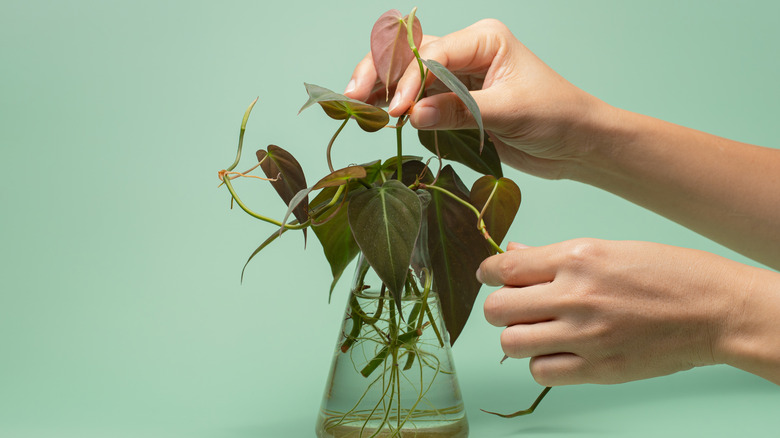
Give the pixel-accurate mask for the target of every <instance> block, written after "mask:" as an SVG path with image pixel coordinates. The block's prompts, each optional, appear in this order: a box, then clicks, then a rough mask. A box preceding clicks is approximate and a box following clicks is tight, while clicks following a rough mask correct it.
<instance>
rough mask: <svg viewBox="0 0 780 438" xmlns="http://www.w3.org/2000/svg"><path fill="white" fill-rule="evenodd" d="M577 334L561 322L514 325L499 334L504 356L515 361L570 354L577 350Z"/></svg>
mask: <svg viewBox="0 0 780 438" xmlns="http://www.w3.org/2000/svg"><path fill="white" fill-rule="evenodd" d="M577 339H578V336H577V333H576V332H575V331H574V329H573V328H572V326H571V325H569V324H567V323H565V322H562V321H547V322H540V323H537V324H516V325H512V326H509V327H507V328H505V329H504V331H503V332H502V333H501V348H502V349H503V350H504V354H506V355H507V356H509V357H514V358H516V359H523V358H526V357H536V356H546V355H550V354H557V353H571V352H573V351H574V350H575V349H576V348H577Z"/></svg>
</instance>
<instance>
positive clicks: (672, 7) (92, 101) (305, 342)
mask: <svg viewBox="0 0 780 438" xmlns="http://www.w3.org/2000/svg"><path fill="white" fill-rule="evenodd" d="M412 6H414V4H413V3H412V2H408V1H397V2H381V4H380V2H356V1H349V2H347V1H332V2H321V1H317V2H313V1H312V2H296V1H286V2H262V1H246V2H235V1H225V2H215V1H187V2H184V1H180V2H174V1H165V0H163V1H161V0H155V1H124V2H120V1H83V0H78V1H75V0H74V1H69V2H55V1H52V2H40V1H30V0H25V1H16V0H11V1H9V0H3V1H2V2H0V170H1V171H2V172H0V176H1V177H2V184H0V201H1V204H0V209H1V210H0V212H2V214H1V215H0V272H1V274H2V275H0V436H1V437H9V438H11V437H12V438H17V437H19V438H24V437H58V438H59V437H80V438H88V437H190V438H199V437H204V438H205V437H225V438H245V437H246V438H248V437H306V436H312V435H313V432H312V431H313V424H314V418H315V415H316V412H317V409H318V407H319V404H320V400H321V394H322V389H323V385H324V381H325V378H326V375H327V372H328V367H329V365H330V358H331V354H332V351H333V347H334V342H335V339H336V336H337V334H338V329H339V324H340V318H341V314H342V312H343V305H344V302H343V301H344V300H345V297H346V292H347V288H348V277H351V269H348V272H347V273H346V274H345V277H347V278H346V279H345V280H344V281H343V282H342V283H341V284H340V286H339V287H338V289H337V292H336V293H335V294H334V300H333V303H332V304H330V305H328V303H327V289H328V285H329V283H330V272H329V268H328V267H327V263H326V262H325V259H324V256H323V255H322V252H321V249H320V247H319V244H318V242H317V241H316V239H314V238H310V239H309V245H308V248H307V249H306V250H305V251H304V249H303V242H302V239H301V238H300V236H298V235H294V234H292V233H290V234H288V235H286V236H289V237H284V238H282V239H281V240H280V241H278V242H277V243H276V244H274V245H273V246H272V247H270V248H268V249H267V252H264V253H261V255H260V256H258V257H257V258H256V259H255V260H253V262H252V263H251V264H250V266H249V268H248V269H247V274H246V277H245V280H244V282H243V285H241V284H240V282H239V274H240V271H241V267H242V265H243V263H244V261H245V260H246V258H247V256H248V255H249V254H250V253H251V252H252V250H253V249H254V248H255V247H256V246H257V245H258V244H259V243H260V242H261V241H262V240H263V239H264V238H265V237H266V236H267V235H269V234H270V233H271V232H273V227H272V226H270V225H268V224H264V223H260V222H258V221H256V220H253V219H252V218H250V217H249V216H247V215H245V214H244V213H243V212H241V211H240V210H238V209H237V208H236V209H234V210H232V211H231V210H229V198H228V193H227V192H226V190H225V189H224V187H222V188H219V189H218V188H217V184H218V179H217V171H219V170H220V169H223V168H225V167H227V166H228V165H230V163H232V161H233V159H234V157H235V146H236V140H237V136H238V128H239V124H240V120H241V117H242V115H243V113H244V110H245V108H246V106H247V105H248V104H249V102H250V101H251V100H252V99H254V98H255V97H256V96H259V97H260V101H259V103H258V104H257V106H256V107H255V111H254V113H253V114H252V118H251V119H250V122H249V126H248V133H247V136H246V142H245V147H246V149H245V150H246V156H245V158H246V160H245V161H243V162H242V164H241V165H240V166H239V167H240V168H246V167H249V165H251V162H252V160H253V155H254V154H253V152H254V150H255V149H257V148H260V147H265V146H266V145H268V144H271V143H273V144H278V145H280V146H282V147H284V148H287V149H288V150H290V151H292V152H293V153H294V154H295V155H296V156H297V157H298V159H299V160H300V161H301V163H302V165H303V167H304V169H306V170H307V173H308V174H309V178H310V179H311V180H315V179H317V178H318V177H319V176H321V175H324V173H325V171H326V166H325V162H324V149H325V145H326V144H327V141H328V139H329V138H330V135H331V134H332V132H333V131H334V130H335V129H336V128H337V126H338V122H336V121H333V120H331V119H329V118H327V117H326V116H325V115H324V114H322V112H321V111H319V110H318V108H312V109H309V110H307V111H304V112H303V113H302V114H301V115H296V112H297V110H298V108H299V107H300V106H301V105H302V104H303V102H304V101H305V100H306V94H305V91H304V88H303V82H304V81H306V82H312V83H316V84H319V85H322V86H325V87H328V88H332V89H334V90H336V91H341V90H343V87H344V86H345V85H346V83H347V81H348V80H349V77H350V74H351V72H352V68H353V67H354V65H355V64H356V63H357V61H358V60H360V59H361V58H362V57H363V55H364V54H365V53H366V52H367V50H368V36H369V32H370V29H371V26H372V24H373V22H374V20H375V19H376V18H377V17H378V16H379V15H381V14H382V13H383V12H385V11H386V10H387V9H390V8H398V9H400V10H402V11H403V12H404V13H407V12H408V11H409V10H411V8H412ZM419 7H420V9H419V14H418V16H419V17H420V19H421V20H422V24H423V29H424V30H425V31H426V32H427V33H430V34H437V35H442V34H446V33H449V32H452V31H455V30H458V29H460V28H463V27H465V26H467V25H469V24H471V23H473V22H475V21H477V20H478V19H480V18H487V17H495V18H499V19H501V20H503V21H504V22H505V23H506V24H507V25H508V26H509V27H510V28H511V29H512V30H513V32H514V33H515V35H516V36H517V37H518V38H520V39H521V40H522V41H523V42H524V43H525V44H526V45H527V46H528V47H530V48H531V50H533V51H534V52H535V53H536V54H537V55H539V56H540V57H541V58H542V59H543V60H544V61H546V62H547V63H548V64H550V65H551V66H552V67H553V68H554V69H556V70H557V71H558V72H560V73H561V74H562V75H563V76H564V77H566V78H567V79H569V80H570V81H571V82H573V83H574V84H575V85H577V86H579V87H581V88H583V89H584V90H586V91H588V92H590V93H592V94H594V95H596V96H598V97H600V98H601V99H603V100H605V101H607V102H609V103H611V104H613V105H616V106H619V107H622V108H626V109H629V110H632V111H637V112H641V113H645V114H648V115H651V116H655V117H659V118H663V119H666V120H669V121H672V122H675V123H679V124H682V125H686V126H690V127H693V128H696V129H701V130H704V131H708V132H712V133H714V134H717V135H721V136H724V137H728V138H733V139H739V140H741V141H745V142H749V143H754V144H759V145H765V146H774V147H777V146H778V145H779V144H780V141H778V140H780V136H779V135H778V130H777V118H778V114H780V86H778V78H780V56H778V53H780V52H779V51H778V46H779V45H780V26H778V25H777V17H778V16H780V3H778V2H774V1H763V2H758V1H752V2H751V1H746V2H726V1H714V0H708V1H657V0H656V1H643V2H636V1H632V2H624V1H589V2H585V1H508V0H507V1H492V2H465V1H460V0H446V1H425V2H422V1H420V2H419ZM349 128H350V129H347V130H345V133H344V134H343V135H342V137H341V138H340V139H339V141H338V142H337V144H336V147H335V150H334V161H335V162H336V163H341V164H342V165H346V164H349V163H351V162H365V161H369V160H371V159H375V158H385V157H389V156H391V155H393V154H394V150H395V149H394V142H393V135H394V134H393V133H392V132H390V131H383V132H381V133H378V134H365V133H363V132H362V131H360V130H359V129H357V128H356V127H354V126H350V127H349ZM407 134H408V135H407V141H406V144H407V149H406V150H407V151H408V152H409V153H419V154H424V153H425V151H424V149H423V148H422V147H420V146H419V145H418V144H416V141H415V136H414V134H413V131H412V130H407ZM691 159H695V157H691ZM337 167H338V166H337ZM507 174H508V176H510V177H511V178H513V179H514V180H515V181H516V182H517V183H518V185H519V186H520V187H521V189H522V190H523V206H522V207H521V210H520V213H519V215H518V218H517V220H516V222H515V225H514V226H513V228H512V230H511V231H510V235H509V238H510V239H512V240H515V241H519V242H522V243H525V244H528V245H543V244H547V243H553V242H558V241H562V240H566V239H570V238H575V237H596V238H604V239H636V240H648V241H655V242H663V243H668V244H674V245H679V246H685V247H692V248H699V249H704V250H707V251H711V252H715V253H718V254H721V255H724V256H726V257H730V258H734V259H736V260H739V261H742V262H746V263H751V262H750V261H748V260H746V259H745V258H743V257H741V256H739V255H736V254H734V253H733V252H731V251H729V250H727V249H724V248H723V247H721V246H719V245H717V244H714V243H712V242H709V241H708V240H706V239H704V238H702V237H700V236H698V235H696V234H695V233H693V232H691V231H689V230H686V229H684V228H682V227H680V226H678V225H676V224H674V223H671V222H670V221H668V220H665V219H663V218H661V217H658V216H656V215H654V214H653V213H650V212H647V211H644V210H642V209H641V208H639V207H636V206H634V205H631V204H629V203H627V202H626V201H623V200H621V199H619V198H617V197H615V196H612V195H610V194H607V193H603V192H600V191H598V190H596V189H593V188H590V187H587V186H583V185H579V184H576V183H573V182H566V181H558V182H556V181H546V180H541V179H538V178H534V177H530V176H526V175H522V174H520V173H519V172H517V171H513V170H508V171H507ZM465 175H466V176H465V179H466V182H467V184H471V182H472V181H473V179H474V175H473V174H469V173H468V172H466V173H465ZM237 186H238V190H239V191H240V193H241V194H242V195H243V196H244V197H245V198H246V200H247V202H249V203H250V205H252V206H254V207H255V209H257V210H260V211H263V212H267V213H268V214H269V215H270V216H274V217H280V216H281V215H282V214H283V212H284V209H285V207H284V205H283V203H282V202H281V201H280V200H279V199H278V198H277V197H276V194H275V193H274V192H273V191H272V190H271V189H270V187H268V186H264V185H263V184H260V183H255V182H252V181H251V180H249V181H241V184H237ZM713 220H718V218H717V217H713ZM310 237H311V235H310ZM488 293H489V290H488V289H487V288H486V289H483V291H482V292H481V293H480V296H479V298H478V301H477V303H476V305H475V311H474V313H473V315H472V318H471V320H470V322H469V324H468V325H467V326H466V329H465V332H464V334H463V336H462V337H461V338H460V340H459V341H458V344H457V345H456V346H455V347H454V355H455V359H456V362H457V367H458V371H459V375H460V381H461V386H462V389H463V393H464V396H465V401H466V405H467V409H468V415H469V418H470V421H471V428H472V435H471V436H473V437H479V438H482V437H510V436H525V437H536V436H538V437H559V436H561V437H563V436H632V437H644V436H647V437H650V436H653V437H655V436H659V435H663V436H713V437H721V436H723V437H726V436H738V435H739V436H745V435H756V436H762V435H767V434H770V435H771V434H773V433H776V431H777V429H778V426H780V417H778V415H777V414H778V412H780V389H778V387H777V386H776V385H773V384H771V383H769V382H767V381H764V380H762V379H759V378H757V377H754V376H751V375H749V374H747V373H744V372H741V371H738V370H734V369H729V368H727V367H709V368H705V369H697V370H692V371H689V372H684V373H679V374H676V375H673V376H668V377H663V378H657V379H652V380H648V381H643V382H636V383H629V384H624V385H617V386H597V385H584V386H575V387H562V388H556V389H554V390H553V391H552V392H551V393H550V395H549V396H548V398H547V399H546V400H545V402H544V404H543V405H542V406H541V407H540V409H539V410H538V411H537V413H535V414H534V415H532V416H530V417H525V418H518V419H514V420H504V419H500V418H494V417H492V416H489V415H487V414H483V413H481V412H480V411H479V408H485V409H489V410H499V411H506V412H511V411H514V410H517V409H521V408H524V407H526V406H527V405H528V404H529V403H530V402H531V401H532V400H533V398H534V397H535V396H536V394H537V393H538V391H539V390H540V389H541V388H540V387H539V386H538V385H537V384H536V383H534V382H533V380H532V378H531V377H530V374H529V372H528V369H527V361H508V362H507V363H505V364H504V365H501V366H499V364H498V361H499V359H500V358H501V356H502V353H501V349H500V345H499V333H500V329H497V328H494V327H491V326H489V325H488V324H487V323H486V322H485V321H484V318H483V317H482V311H481V306H482V303H483V301H484V299H485V297H486V296H487V294H488Z"/></svg>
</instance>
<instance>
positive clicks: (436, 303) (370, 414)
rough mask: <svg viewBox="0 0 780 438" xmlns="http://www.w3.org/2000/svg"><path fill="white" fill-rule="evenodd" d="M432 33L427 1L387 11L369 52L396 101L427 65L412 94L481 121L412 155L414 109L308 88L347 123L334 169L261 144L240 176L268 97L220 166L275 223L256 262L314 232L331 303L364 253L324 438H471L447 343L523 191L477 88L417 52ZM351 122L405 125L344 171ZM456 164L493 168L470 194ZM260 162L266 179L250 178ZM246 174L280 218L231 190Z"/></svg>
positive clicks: (380, 128)
mask: <svg viewBox="0 0 780 438" xmlns="http://www.w3.org/2000/svg"><path fill="white" fill-rule="evenodd" d="M422 36H423V34H422V28H421V24H420V20H419V19H418V18H417V17H416V8H415V9H413V10H412V11H411V13H410V14H409V15H407V16H402V14H401V13H400V12H399V11H397V10H390V11H388V12H386V13H385V14H383V15H382V16H381V17H379V19H378V20H377V21H376V23H375V24H374V27H373V29H372V32H371V53H372V57H373V60H374V65H375V68H376V71H377V73H378V76H379V78H380V80H381V83H382V85H383V86H384V91H385V93H386V95H387V96H389V94H390V90H391V88H392V87H394V85H395V82H396V81H397V80H398V79H399V78H400V76H401V74H402V73H403V72H404V71H405V69H406V68H407V66H409V65H410V64H411V63H416V64H417V65H418V67H419V70H420V77H421V87H420V90H419V93H418V94H417V97H416V100H415V101H419V100H420V99H421V98H423V97H425V96H426V95H427V93H428V91H427V89H428V88H429V87H430V84H431V83H432V82H433V81H438V82H440V83H441V84H442V85H443V86H445V87H446V88H447V89H449V90H450V91H451V92H453V93H454V94H455V95H457V96H458V97H459V98H460V99H461V100H462V101H463V103H464V104H465V106H466V107H467V108H468V110H469V111H470V112H471V114H472V115H473V117H474V119H475V120H476V121H477V125H478V129H472V130H452V131H418V138H419V141H420V144H421V145H422V146H423V148H424V150H425V151H426V154H428V155H429V157H428V158H427V159H423V157H420V156H412V155H406V154H405V153H404V145H403V142H402V137H403V136H402V132H403V129H404V127H405V126H406V124H407V121H408V114H405V115H402V116H401V117H399V118H398V119H397V120H395V121H393V123H392V124H391V121H390V117H389V115H388V114H387V112H386V111H384V110H383V109H382V108H379V107H377V106H373V105H369V104H367V103H365V102H361V101H358V100H354V99H350V98H348V97H346V96H343V95H341V94H338V93H335V92H333V91H331V90H329V89H327V88H324V87H320V86H317V85H313V84H308V83H307V84H304V86H305V89H306V92H307V94H308V100H307V101H306V102H305V103H304V104H303V106H302V107H301V110H300V111H303V110H305V109H307V108H309V107H312V106H315V104H316V105H317V106H319V107H320V108H321V109H322V110H323V111H324V112H325V114H326V115H327V116H329V117H330V118H332V119H334V120H337V121H339V123H338V126H337V127H336V125H335V124H334V127H336V130H335V132H334V133H333V134H332V136H331V137H330V139H329V141H328V142H327V146H326V147H325V154H324V155H325V160H326V163H327V167H328V173H327V174H325V175H324V176H322V177H321V178H319V179H318V180H317V181H316V182H314V183H313V184H310V183H308V182H307V179H306V176H305V174H304V171H303V169H302V167H301V165H300V164H299V163H298V161H297V160H296V159H295V158H294V156H293V155H292V154H291V153H290V152H289V151H287V150H285V149H283V148H281V147H279V146H276V145H269V146H268V147H267V148H265V149H260V150H258V151H257V152H256V154H255V155H256V157H257V163H256V164H255V165H254V166H253V167H252V168H250V169H249V170H247V171H244V172H237V171H235V169H236V167H237V166H238V164H239V161H240V159H241V154H242V147H243V139H244V133H245V130H246V125H247V121H248V119H249V115H250V113H251V111H252V108H253V106H254V105H255V103H256V102H257V100H255V101H254V102H252V103H251V104H250V106H249V108H247V110H246V112H245V114H244V118H243V120H242V122H241V129H240V133H239V140H238V152H237V155H236V158H235V161H234V162H233V164H232V165H231V166H229V167H228V168H227V169H225V170H222V171H220V172H219V178H220V180H221V182H222V184H224V185H225V186H226V188H227V190H228V191H229V192H230V195H231V203H232V202H235V203H236V204H238V205H239V207H240V208H242V209H243V210H244V211H245V212H246V213H248V214H249V215H251V216H252V217H254V218H256V219H259V220H261V221H264V222H267V223H270V224H272V225H274V226H275V228H274V229H273V230H272V232H271V234H270V235H269V236H268V238H267V239H266V240H265V241H263V242H262V243H260V245H259V246H258V247H257V249H256V250H255V251H254V252H253V253H252V254H251V255H250V256H249V259H248V260H247V264H248V263H249V261H251V260H252V259H253V258H254V257H255V256H256V255H257V254H258V253H259V252H260V251H262V250H263V249H265V248H266V247H268V246H269V245H270V244H271V243H273V242H275V241H276V240H277V239H279V238H280V237H282V236H283V235H284V234H285V233H287V232H289V231H301V232H302V233H303V237H304V240H306V239H307V238H308V230H309V229H311V230H312V231H313V233H314V235H315V236H316V238H317V239H318V240H319V242H320V244H321V246H322V248H323V251H324V253H325V258H326V259H327V261H328V263H329V265H330V269H331V273H332V277H333V278H332V281H331V284H330V287H329V291H328V294H329V295H328V296H329V299H330V297H331V296H332V294H333V291H334V290H335V288H336V286H337V284H338V282H339V279H340V278H341V277H342V274H343V273H344V270H345V269H346V268H347V267H348V266H349V265H350V264H351V263H352V262H353V261H355V260H356V259H357V263H356V265H357V266H356V271H355V275H354V278H353V281H352V284H351V287H350V291H349V296H348V299H347V306H346V311H345V317H344V320H343V323H342V327H341V334H340V337H339V341H338V342H337V346H336V349H335V352H334V358H333V365H332V368H331V374H330V378H329V381H328V383H327V385H326V390H325V396H324V398H323V404H322V409H321V411H320V413H319V417H318V421H317V435H318V436H320V437H342V436H355V437H378V436H382V437H384V436H398V437H401V436H418V437H420V436H467V435H468V426H467V422H466V416H465V411H464V408H463V403H462V400H461V397H460V392H459V389H458V385H457V378H456V374H455V370H454V367H453V362H452V357H451V351H450V346H451V345H452V344H454V343H455V341H456V340H457V339H458V336H459V335H460V333H461V332H462V330H463V328H464V326H465V324H466V321H467V320H468V317H469V314H470V313H471V309H472V307H473V305H474V301H475V299H476V297H477V294H478V292H479V289H480V286H481V284H480V283H479V282H478V281H477V280H476V275H475V273H476V270H477V268H478V267H479V265H480V263H481V262H482V261H483V260H484V259H485V258H487V257H489V256H490V255H492V254H495V253H498V252H503V251H502V250H501V247H500V246H499V245H500V243H501V241H502V240H503V238H504V237H505V236H506V234H507V232H508V231H509V228H510V226H511V224H512V222H513V221H514V217H515V215H516V213H517V211H518V209H519V207H520V202H521V193H520V189H519V188H518V186H517V185H516V184H515V183H514V182H513V181H511V180H510V179H508V178H505V177H504V176H503V172H502V167H501V161H500V159H499V157H498V154H497V152H496V149H495V146H494V145H493V144H492V142H491V141H490V139H489V138H488V137H486V136H485V133H484V130H483V128H482V119H481V116H480V113H479V108H478V106H477V104H476V102H475V101H474V99H473V98H472V97H471V95H470V94H469V92H468V89H467V88H466V87H465V86H464V85H463V83H461V82H460V80H459V79H458V78H457V77H456V76H455V75H454V74H453V73H452V72H450V71H449V70H447V68H445V67H444V66H443V65H441V64H440V63H438V62H436V61H435V60H432V59H422V58H421V57H420V53H419V51H418V47H419V45H420V44H421V42H422ZM300 111H299V112H300ZM351 120H354V122H355V124H357V126H358V127H359V128H360V129H362V130H363V131H366V132H374V133H380V132H386V131H388V130H393V131H395V135H394V136H391V137H392V140H391V144H393V145H394V146H395V147H394V148H393V149H394V154H392V153H388V155H389V156H385V157H380V159H377V160H375V161H372V162H368V163H365V164H361V165H349V166H345V167H340V166H337V165H334V163H333V160H332V157H331V151H332V149H333V148H334V147H337V145H336V140H337V139H338V137H339V134H340V133H341V132H342V130H343V129H345V127H346V126H347V125H348V124H350V121H351ZM391 154H392V155H391ZM445 161H452V162H455V163H458V164H459V165H465V166H466V167H468V168H470V169H472V170H474V171H476V172H479V173H481V174H482V176H481V177H479V178H478V179H477V180H476V181H475V182H474V183H473V184H472V185H471V188H470V189H469V188H468V187H467V186H466V185H465V184H464V182H463V181H462V180H461V178H460V176H458V174H457V173H456V171H455V168H454V167H453V166H452V165H451V164H446V165H444V162H445ZM257 168H260V170H261V171H262V173H263V174H264V176H259V175H255V174H252V172H253V171H255V169H257ZM237 178H254V179H261V180H265V181H268V182H269V183H270V184H271V186H272V187H273V188H274V189H275V191H276V192H277V193H278V195H279V196H280V197H281V199H282V200H283V201H284V202H285V204H286V205H287V210H286V212H284V213H283V215H282V216H281V217H282V219H281V220H278V219H272V218H271V217H268V216H266V215H264V214H260V213H257V212H255V210H253V209H251V208H250V207H249V206H247V205H246V204H245V203H244V202H243V201H242V200H241V198H240V196H239V195H238V193H237V191H236V188H235V187H234V185H233V181H234V180H236V179H237ZM247 264H245V265H244V269H246V265H247ZM243 275H244V272H243V271H242V278H243ZM548 391H549V388H546V389H545V390H544V391H543V392H542V393H541V394H540V395H539V397H538V398H537V400H536V401H535V402H534V404H533V405H532V406H531V407H530V408H528V409H525V410H523V411H519V412H516V413H514V414H510V415H501V414H496V415H501V416H506V417H511V416H519V415H524V414H528V413H531V412H533V411H534V409H535V408H536V406H537V405H538V403H539V402H540V401H541V399H542V398H543V397H544V396H545V395H546V394H547V392H548Z"/></svg>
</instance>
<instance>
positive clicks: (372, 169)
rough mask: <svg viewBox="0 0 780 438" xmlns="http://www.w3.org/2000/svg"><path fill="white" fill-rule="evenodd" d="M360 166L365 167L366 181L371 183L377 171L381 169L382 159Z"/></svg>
mask: <svg viewBox="0 0 780 438" xmlns="http://www.w3.org/2000/svg"><path fill="white" fill-rule="evenodd" d="M361 166H362V167H363V168H364V169H366V181H367V182H368V183H369V184H373V182H374V181H376V179H377V178H378V177H379V173H380V172H381V171H382V161H381V160H376V161H372V162H370V163H365V164H361Z"/></svg>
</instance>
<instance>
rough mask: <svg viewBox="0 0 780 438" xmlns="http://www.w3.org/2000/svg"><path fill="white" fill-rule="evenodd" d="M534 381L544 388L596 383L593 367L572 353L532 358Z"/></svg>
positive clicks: (530, 365) (531, 365)
mask: <svg viewBox="0 0 780 438" xmlns="http://www.w3.org/2000/svg"><path fill="white" fill-rule="evenodd" d="M529 367H530V368H531V374H532V375H533V376H534V380H536V382H537V383H539V384H540V385H542V386H561V385H576V384H580V383H588V382H592V381H594V379H593V377H592V375H591V374H592V367H591V366H590V364H589V363H588V361H587V360H585V359H584V358H582V357H580V356H577V355H576V354H572V353H556V354H549V355H545V356H535V357H533V358H531V362H530V364H529Z"/></svg>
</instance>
